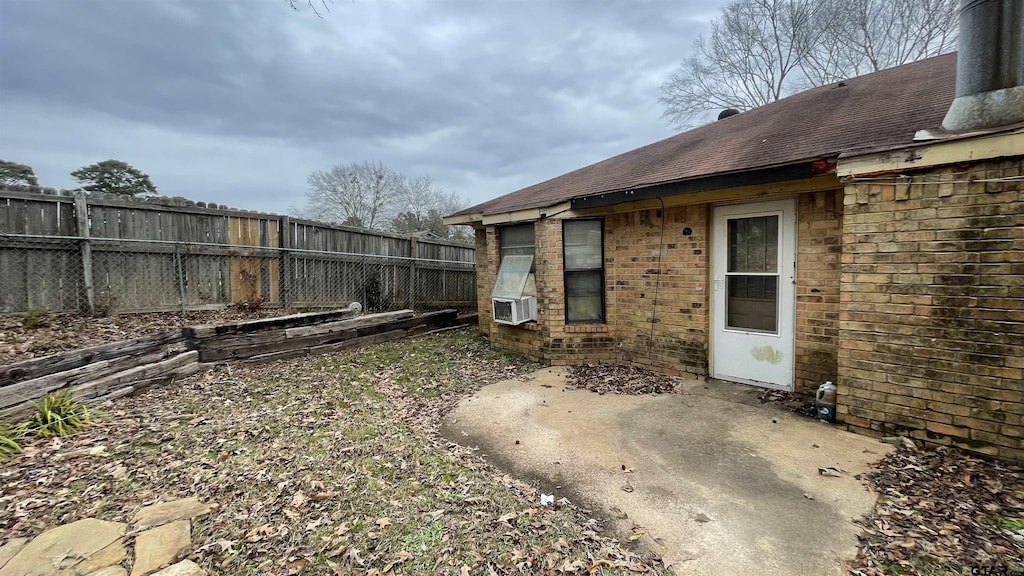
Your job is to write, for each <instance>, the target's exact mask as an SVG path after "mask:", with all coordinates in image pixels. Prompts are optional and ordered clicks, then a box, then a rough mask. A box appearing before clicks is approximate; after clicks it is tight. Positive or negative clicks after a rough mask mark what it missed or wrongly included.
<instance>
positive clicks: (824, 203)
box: [794, 190, 843, 393]
mask: <svg viewBox="0 0 1024 576" xmlns="http://www.w3.org/2000/svg"><path fill="white" fill-rule="evenodd" d="M797 218H798V221H797V262H796V362H795V366H794V369H795V370H794V377H795V380H796V382H795V387H796V390H798V391H800V392H804V393H813V392H814V391H815V390H816V389H817V388H818V385H820V384H821V383H822V382H825V381H826V380H831V381H835V380H836V377H837V375H838V366H837V354H838V350H839V274H840V270H839V269H840V266H841V262H840V259H841V256H842V253H843V192H842V190H831V191H826V192H813V193H810V194H803V195H801V196H800V197H799V199H798V204H797Z"/></svg>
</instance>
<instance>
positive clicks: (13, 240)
mask: <svg viewBox="0 0 1024 576" xmlns="http://www.w3.org/2000/svg"><path fill="white" fill-rule="evenodd" d="M474 262H475V250H474V247H473V246H472V245H471V244H465V243H459V242H448V241H437V240H429V239H421V238H417V237H415V236H400V235H394V234H387V233H382V232H376V231H371V230H364V229H359V228H350V227H343V226H329V225H326V224H323V223H319V222H312V221H306V220H299V219H295V218H291V217H288V216H280V215H276V214H265V213H259V212H245V211H240V210H235V209H228V208H226V207H223V206H218V205H216V204H205V203H203V202H192V201H189V200H184V199H180V198H163V197H161V198H149V199H134V198H125V197H123V196H115V195H109V194H89V193H85V192H80V191H78V192H70V191H60V192H58V191H54V190H50V189H42V190H41V189H39V188H37V187H16V188H10V189H0V313H23V312H28V311H30V310H37V309H38V310H49V311H54V312H70V311H86V312H97V313H116V312H154V311H171V310H176V311H189V310H204V309H210V308H219V307H223V306H226V305H229V304H254V305H266V306H282V307H285V308H297V309H307V308H335V307H339V306H344V305H346V304H348V303H349V302H352V301H358V302H361V303H362V304H363V305H364V307H366V308H367V309H369V310H394V309H399V308H413V309H418V310H423V309H440V308H459V309H464V310H471V309H475V307H476V272H475V264H474Z"/></svg>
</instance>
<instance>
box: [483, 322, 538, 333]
mask: <svg viewBox="0 0 1024 576" xmlns="http://www.w3.org/2000/svg"><path fill="white" fill-rule="evenodd" d="M494 324H495V326H498V327H499V328H509V329H511V330H529V331H530V332H540V324H539V323H537V322H524V323H522V324H517V325H512V324H502V323H500V322H495V323H494Z"/></svg>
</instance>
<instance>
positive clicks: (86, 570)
mask: <svg viewBox="0 0 1024 576" xmlns="http://www.w3.org/2000/svg"><path fill="white" fill-rule="evenodd" d="M127 557H128V549H127V548H125V547H124V540H117V541H116V542H114V543H113V544H111V545H110V546H107V547H106V548H104V549H103V550H100V551H99V552H97V553H95V554H93V555H92V556H90V557H89V558H86V559H85V560H82V562H81V563H79V564H78V565H76V566H75V572H77V573H79V574H92V573H94V572H96V571H98V570H100V569H103V568H107V567H108V566H109V567H113V566H114V565H116V564H120V563H121V562H122V561H124V559H125V558H127Z"/></svg>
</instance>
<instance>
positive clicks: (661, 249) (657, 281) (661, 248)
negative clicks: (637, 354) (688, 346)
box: [647, 196, 668, 360]
mask: <svg viewBox="0 0 1024 576" xmlns="http://www.w3.org/2000/svg"><path fill="white" fill-rule="evenodd" d="M658 201H659V202H661V240H660V241H659V242H658V273H657V274H655V275H654V276H655V278H654V302H653V303H652V304H651V337H650V338H648V339H647V359H648V360H650V359H651V353H652V351H653V349H654V321H655V319H657V317H658V288H660V287H661V257H662V255H663V254H664V253H665V218H667V217H668V214H667V213H666V212H665V199H664V198H662V197H660V196H659V197H658Z"/></svg>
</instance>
